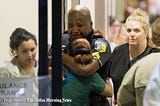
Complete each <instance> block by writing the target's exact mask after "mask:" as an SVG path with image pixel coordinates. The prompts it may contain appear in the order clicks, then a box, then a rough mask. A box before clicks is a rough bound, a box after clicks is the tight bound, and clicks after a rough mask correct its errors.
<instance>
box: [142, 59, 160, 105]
mask: <svg viewBox="0 0 160 106" xmlns="http://www.w3.org/2000/svg"><path fill="white" fill-rule="evenodd" d="M143 106H160V62H159V63H158V65H157V67H156V68H155V70H154V71H153V73H152V75H151V78H150V80H149V82H148V84H147V87H146V89H145V93H144V98H143Z"/></svg>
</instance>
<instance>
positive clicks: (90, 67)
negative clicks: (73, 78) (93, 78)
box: [62, 53, 100, 76]
mask: <svg viewBox="0 0 160 106" xmlns="http://www.w3.org/2000/svg"><path fill="white" fill-rule="evenodd" d="M62 63H63V64H64V65H66V66H67V67H69V68H70V69H71V70H72V71H73V72H74V73H75V74H78V75H84V76H88V75H92V74H93V73H95V72H96V71H97V70H98V69H99V68H100V63H99V62H98V61H97V60H95V59H93V61H92V62H91V63H90V64H87V65H82V64H78V63H75V62H74V57H71V56H69V55H68V54H66V53H63V55H62Z"/></svg>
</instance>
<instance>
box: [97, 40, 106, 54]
mask: <svg viewBox="0 0 160 106" xmlns="http://www.w3.org/2000/svg"><path fill="white" fill-rule="evenodd" d="M106 48H107V46H106V44H105V43H103V41H96V42H95V49H96V50H97V51H99V52H105V51H106Z"/></svg>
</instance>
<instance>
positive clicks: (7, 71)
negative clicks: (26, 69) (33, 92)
mask: <svg viewBox="0 0 160 106" xmlns="http://www.w3.org/2000/svg"><path fill="white" fill-rule="evenodd" d="M13 73H14V74H16V75H18V73H19V69H18V67H17V66H16V65H14V64H13V63H12V62H11V61H4V62H2V63H0V77H1V78H2V77H11V76H12V74H13Z"/></svg>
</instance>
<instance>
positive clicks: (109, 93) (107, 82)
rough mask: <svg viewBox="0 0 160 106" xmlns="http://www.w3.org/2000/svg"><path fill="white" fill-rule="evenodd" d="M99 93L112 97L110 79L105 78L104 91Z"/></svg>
mask: <svg viewBox="0 0 160 106" xmlns="http://www.w3.org/2000/svg"><path fill="white" fill-rule="evenodd" d="M100 95H103V96H105V97H112V95H113V91H112V84H111V81H110V79H107V80H106V87H105V89H104V91H103V92H102V93H100Z"/></svg>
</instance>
